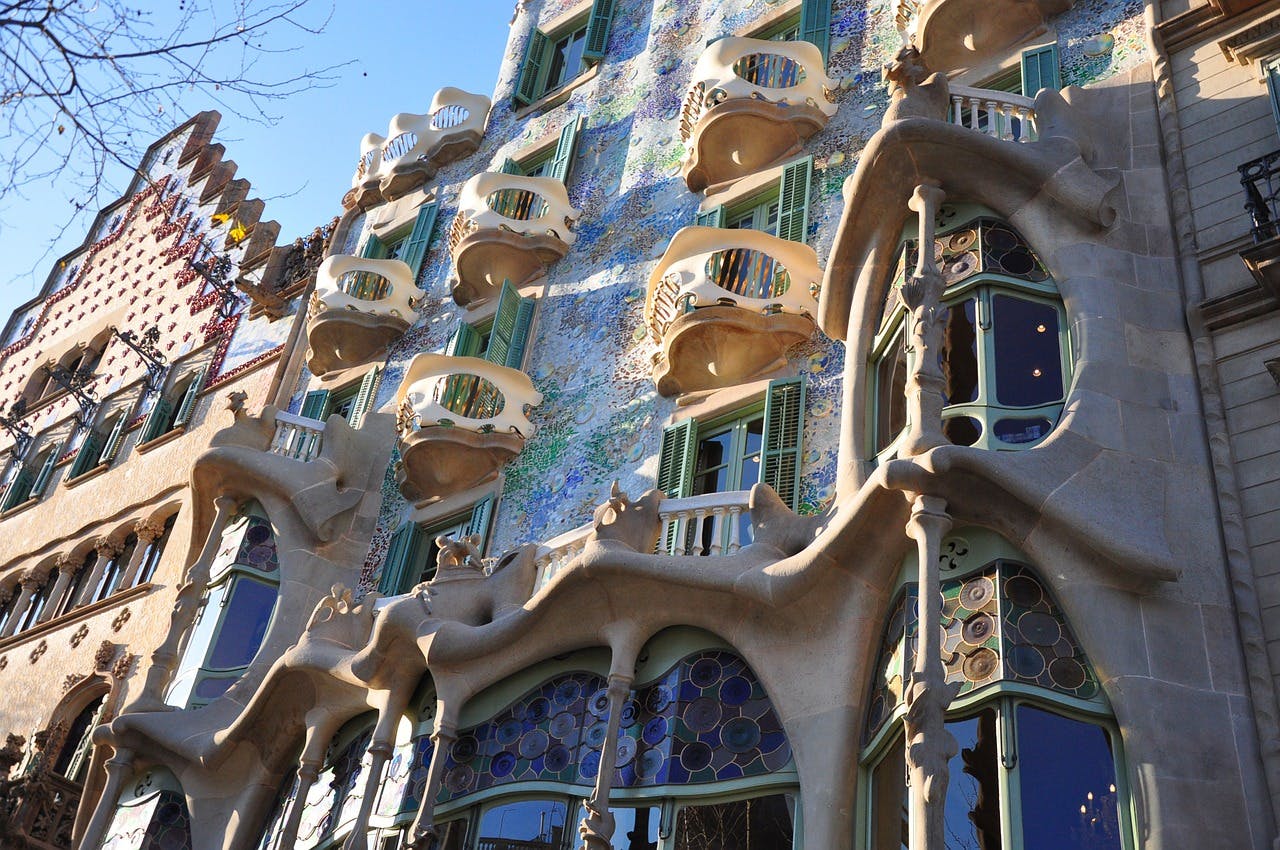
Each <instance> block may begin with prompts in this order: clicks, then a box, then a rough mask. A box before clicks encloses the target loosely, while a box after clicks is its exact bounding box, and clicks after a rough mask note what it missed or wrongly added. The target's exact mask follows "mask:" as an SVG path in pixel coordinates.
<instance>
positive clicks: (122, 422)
mask: <svg viewBox="0 0 1280 850" xmlns="http://www.w3.org/2000/svg"><path fill="white" fill-rule="evenodd" d="M128 423H129V411H128V410H127V409H125V410H121V411H120V414H119V418H117V419H116V424H115V427H114V428H112V429H111V433H110V435H108V436H107V442H106V444H105V445H104V446H103V448H102V454H101V455H99V457H98V463H111V461H113V460H115V459H116V455H118V454H120V445H121V444H122V443H123V442H124V429H125V426H126V425H127V424H128Z"/></svg>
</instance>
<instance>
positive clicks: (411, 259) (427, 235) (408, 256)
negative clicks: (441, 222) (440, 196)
mask: <svg viewBox="0 0 1280 850" xmlns="http://www.w3.org/2000/svg"><path fill="white" fill-rule="evenodd" d="M439 213H440V205H439V204H437V203H435V202H432V203H430V204H427V205H426V206H423V207H419V208H418V217H417V218H416V219H415V220H414V222H413V232H412V233H410V234H409V238H408V239H407V240H405V243H404V250H402V251H401V252H400V259H402V260H404V262H405V264H406V265H408V266H409V271H411V272H413V279H414V280H417V279H418V270H419V269H421V268H422V258H423V257H425V256H426V255H427V243H428V242H430V241H431V231H432V230H434V229H435V226H436V216H437V215H438V214H439Z"/></svg>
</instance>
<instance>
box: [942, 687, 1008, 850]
mask: <svg viewBox="0 0 1280 850" xmlns="http://www.w3.org/2000/svg"><path fill="white" fill-rule="evenodd" d="M947 729H949V730H951V734H953V735H955V736H956V741H957V742H959V744H960V751H959V752H958V753H957V754H956V755H954V756H952V758H951V763H950V767H951V781H950V783H949V784H948V786H947V804H946V815H945V818H946V827H945V828H946V835H947V850H1000V758H999V754H998V752H997V751H996V713H995V710H994V709H991V708H988V709H985V710H984V711H983V712H982V713H981V714H979V715H977V716H976V717H969V718H966V719H965V720H957V721H954V722H951V723H948V724H947Z"/></svg>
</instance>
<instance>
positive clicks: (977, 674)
mask: <svg viewBox="0 0 1280 850" xmlns="http://www.w3.org/2000/svg"><path fill="white" fill-rule="evenodd" d="M999 666H1000V656H998V655H996V654H995V652H994V651H992V650H990V649H987V648H986V647H985V646H984V647H982V648H981V649H978V650H975V651H974V652H973V653H972V654H971V655H970V656H969V657H968V658H966V659H965V660H964V677H965V678H966V679H968V680H969V681H970V682H982V681H985V680H987V679H989V678H991V676H992V674H994V673H995V672H996V669H997V668H998V667H999Z"/></svg>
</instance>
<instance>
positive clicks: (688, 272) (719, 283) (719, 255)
mask: <svg viewBox="0 0 1280 850" xmlns="http://www.w3.org/2000/svg"><path fill="white" fill-rule="evenodd" d="M821 280H822V270H821V269H819V268H818V257H817V255H816V254H815V253H814V251H813V249H812V248H810V247H809V246H808V245H804V244H802V243H800V242H791V241H788V240H786V239H779V238H777V237H776V236H770V235H769V234H767V233H761V232H759V231H755V230H724V229H720V228H716V227H686V228H683V229H682V230H680V231H679V232H678V233H676V235H675V238H674V239H672V240H671V244H670V245H668V246H667V251H666V253H665V254H663V255H662V259H661V260H660V261H659V262H658V266H657V268H655V269H654V271H653V274H652V275H651V276H650V277H649V292H648V296H647V298H646V300H645V321H646V323H647V324H648V326H649V332H650V334H652V336H653V339H654V340H655V341H656V342H657V343H658V344H659V345H661V346H662V349H661V351H659V352H658V354H657V355H656V357H655V359H654V366H653V378H654V381H655V382H656V383H657V385H658V392H659V393H661V394H662V395H664V396H673V395H678V394H679V393H688V392H697V391H700V390H711V389H719V388H721V387H728V386H732V385H734V384H740V383H743V382H745V381H750V380H754V379H756V378H760V377H763V376H765V375H768V374H770V373H772V372H775V371H777V370H778V369H780V368H781V367H782V366H784V365H785V363H786V356H785V353H786V350H787V349H788V348H790V347H791V346H793V345H796V344H797V343H801V342H804V341H805V340H806V339H808V338H809V337H810V336H812V335H813V332H814V329H815V327H816V325H815V323H814V320H813V317H814V316H816V315H817V312H818V304H817V300H816V297H817V292H818V285H819V282H820V281H821Z"/></svg>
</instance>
